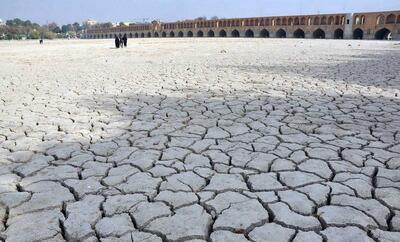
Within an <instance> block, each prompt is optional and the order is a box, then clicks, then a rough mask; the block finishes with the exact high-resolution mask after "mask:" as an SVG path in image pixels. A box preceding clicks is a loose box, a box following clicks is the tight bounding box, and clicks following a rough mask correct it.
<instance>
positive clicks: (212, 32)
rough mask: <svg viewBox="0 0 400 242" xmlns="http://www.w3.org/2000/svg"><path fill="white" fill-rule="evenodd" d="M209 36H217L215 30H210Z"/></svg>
mask: <svg viewBox="0 0 400 242" xmlns="http://www.w3.org/2000/svg"><path fill="white" fill-rule="evenodd" d="M207 37H215V33H214V31H212V30H210V31H208V33H207Z"/></svg>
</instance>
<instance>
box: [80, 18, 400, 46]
mask: <svg viewBox="0 0 400 242" xmlns="http://www.w3.org/2000/svg"><path fill="white" fill-rule="evenodd" d="M124 34H127V35H128V37H129V38H151V37H164V38H166V37H249V38H251V37H260V38H269V37H271V38H315V39H325V38H326V39H400V11H392V12H375V13H338V14H320V15H303V16H276V17H256V18H235V19H216V20H187V21H178V22H170V23H162V22H157V21H153V22H152V23H148V24H132V25H130V26H119V27H113V28H98V27H93V28H92V29H89V30H87V32H86V33H85V35H84V38H89V39H105V38H114V37H115V35H118V36H121V35H124Z"/></svg>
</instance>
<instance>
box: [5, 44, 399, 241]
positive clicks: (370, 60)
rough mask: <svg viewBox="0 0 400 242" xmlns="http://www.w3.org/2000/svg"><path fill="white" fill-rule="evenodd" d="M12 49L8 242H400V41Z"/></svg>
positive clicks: (8, 62)
mask: <svg viewBox="0 0 400 242" xmlns="http://www.w3.org/2000/svg"><path fill="white" fill-rule="evenodd" d="M112 44H113V40H97V41H96V40H94V41H93V40H90V41H89V40H82V41H72V40H71V41H46V42H45V44H44V45H42V46H40V45H39V44H38V43H37V42H0V221H1V223H0V238H1V240H4V241H16V242H19V241H65V240H67V241H86V242H89V241H135V242H136V241H149V242H150V241H151V242H154V241H213V242H220V241H232V242H235V241H274V242H277V241H284V242H289V241H294V242H300V241H304V242H313V241H329V242H330V241H400V132H399V131H400V99H399V95H400V77H399V72H400V62H399V58H400V46H399V44H398V43H396V42H375V41H351V40H343V41H333V40H290V39H288V40H279V39H267V40H264V39H137V40H133V39H131V40H130V41H129V43H128V44H129V48H127V49H113V48H112Z"/></svg>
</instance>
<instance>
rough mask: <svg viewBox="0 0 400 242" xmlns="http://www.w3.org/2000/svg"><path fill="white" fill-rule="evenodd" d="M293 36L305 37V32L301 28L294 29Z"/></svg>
mask: <svg viewBox="0 0 400 242" xmlns="http://www.w3.org/2000/svg"><path fill="white" fill-rule="evenodd" d="M293 37H294V38H298V39H304V38H305V37H306V34H305V33H304V31H303V30H302V29H297V30H296V31H294V33H293Z"/></svg>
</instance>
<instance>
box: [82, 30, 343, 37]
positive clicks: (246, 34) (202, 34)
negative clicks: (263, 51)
mask: <svg viewBox="0 0 400 242" xmlns="http://www.w3.org/2000/svg"><path fill="white" fill-rule="evenodd" d="M343 34H344V32H343V30H342V29H341V28H339V29H336V30H335V32H334V38H335V39H343ZM114 36H115V34H109V35H107V34H105V35H104V34H101V35H100V34H99V35H93V36H89V38H95V39H96V38H97V39H100V38H114ZM119 36H121V34H119ZM185 36H186V37H228V36H231V37H233V38H239V37H246V38H254V37H261V38H269V37H270V32H269V31H268V30H267V29H262V30H261V31H259V32H258V34H256V33H255V31H254V30H252V29H247V30H246V31H245V32H244V34H243V35H241V33H240V32H239V31H238V30H237V29H234V30H233V31H231V32H230V34H229V33H228V32H227V31H226V30H224V29H222V30H220V31H219V32H214V31H213V30H209V31H206V32H203V31H202V30H199V31H197V32H193V31H191V30H189V31H188V32H187V33H186V35H185V33H184V32H183V31H179V32H177V33H176V32H174V31H170V32H167V31H163V32H161V33H158V32H155V33H154V35H152V33H151V32H148V33H147V34H146V33H135V34H133V33H130V34H128V37H129V38H145V37H147V38H151V37H162V38H166V37H171V38H173V37H185ZM275 37H277V38H286V37H287V32H286V31H285V30H284V29H279V30H278V31H276V32H275ZM293 37H294V38H305V37H306V33H305V32H304V30H302V29H301V28H299V29H297V30H296V31H294V32H293ZM312 37H313V38H315V39H325V38H326V34H325V31H324V30H322V29H317V30H315V31H314V32H313V33H312Z"/></svg>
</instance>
